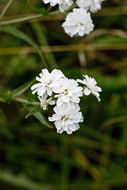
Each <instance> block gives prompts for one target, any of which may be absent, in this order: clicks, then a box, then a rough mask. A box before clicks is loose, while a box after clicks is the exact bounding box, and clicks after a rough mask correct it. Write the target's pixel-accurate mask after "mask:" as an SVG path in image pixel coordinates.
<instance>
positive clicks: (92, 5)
mask: <svg viewBox="0 0 127 190" xmlns="http://www.w3.org/2000/svg"><path fill="white" fill-rule="evenodd" d="M103 1H104V0H76V1H74V0H43V2H44V3H45V4H48V3H50V6H55V5H58V7H59V11H60V12H64V11H68V10H72V12H69V13H68V14H67V16H66V19H65V22H64V23H63V24H62V27H63V28H64V30H65V32H66V33H67V34H68V35H69V36H71V37H73V36H84V35H85V34H89V33H90V32H91V31H92V30H93V28H94V24H93V22H92V19H91V14H90V12H92V13H95V12H97V11H98V10H99V9H101V4H102V2H103ZM73 7H75V8H73Z"/></svg>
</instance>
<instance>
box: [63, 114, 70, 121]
mask: <svg viewBox="0 0 127 190" xmlns="http://www.w3.org/2000/svg"><path fill="white" fill-rule="evenodd" d="M68 118H69V117H68V116H67V115H63V116H62V117H61V119H62V120H63V121H67V120H68Z"/></svg>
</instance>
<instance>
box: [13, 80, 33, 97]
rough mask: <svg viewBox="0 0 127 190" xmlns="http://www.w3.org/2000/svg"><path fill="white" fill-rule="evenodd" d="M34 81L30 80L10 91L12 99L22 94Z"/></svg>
mask: <svg viewBox="0 0 127 190" xmlns="http://www.w3.org/2000/svg"><path fill="white" fill-rule="evenodd" d="M33 82H34V80H30V81H29V82H27V83H25V84H23V85H22V86H20V87H19V88H17V89H15V90H13V91H12V98H15V97H17V96H19V95H21V94H23V93H24V92H25V91H26V90H27V89H28V88H30V86H31V85H32V84H33Z"/></svg>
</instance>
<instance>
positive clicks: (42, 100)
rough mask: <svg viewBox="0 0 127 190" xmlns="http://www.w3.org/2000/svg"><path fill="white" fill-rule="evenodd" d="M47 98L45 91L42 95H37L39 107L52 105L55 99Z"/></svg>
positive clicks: (44, 108)
mask: <svg viewBox="0 0 127 190" xmlns="http://www.w3.org/2000/svg"><path fill="white" fill-rule="evenodd" d="M47 98H48V95H47V94H46V93H45V94H44V95H43V96H38V99H39V100H40V104H41V107H42V108H43V110H46V109H47V106H48V105H54V104H55V101H54V100H53V99H52V98H49V99H47Z"/></svg>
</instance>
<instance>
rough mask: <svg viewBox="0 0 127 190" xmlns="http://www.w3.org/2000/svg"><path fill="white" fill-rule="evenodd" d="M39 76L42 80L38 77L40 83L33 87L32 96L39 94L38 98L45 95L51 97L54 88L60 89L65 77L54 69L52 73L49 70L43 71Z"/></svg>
mask: <svg viewBox="0 0 127 190" xmlns="http://www.w3.org/2000/svg"><path fill="white" fill-rule="evenodd" d="M39 76H40V78H39V77H36V80H37V81H39V83H37V84H34V85H33V86H32V87H31V90H32V94H35V93H37V94H38V96H43V95H44V94H45V93H47V94H48V95H49V96H51V95H52V92H53V88H54V87H59V84H60V80H61V78H63V77H64V75H63V73H62V72H61V71H60V70H57V69H54V70H53V71H52V72H51V73H49V72H48V70H47V69H43V70H42V73H40V74H39Z"/></svg>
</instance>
